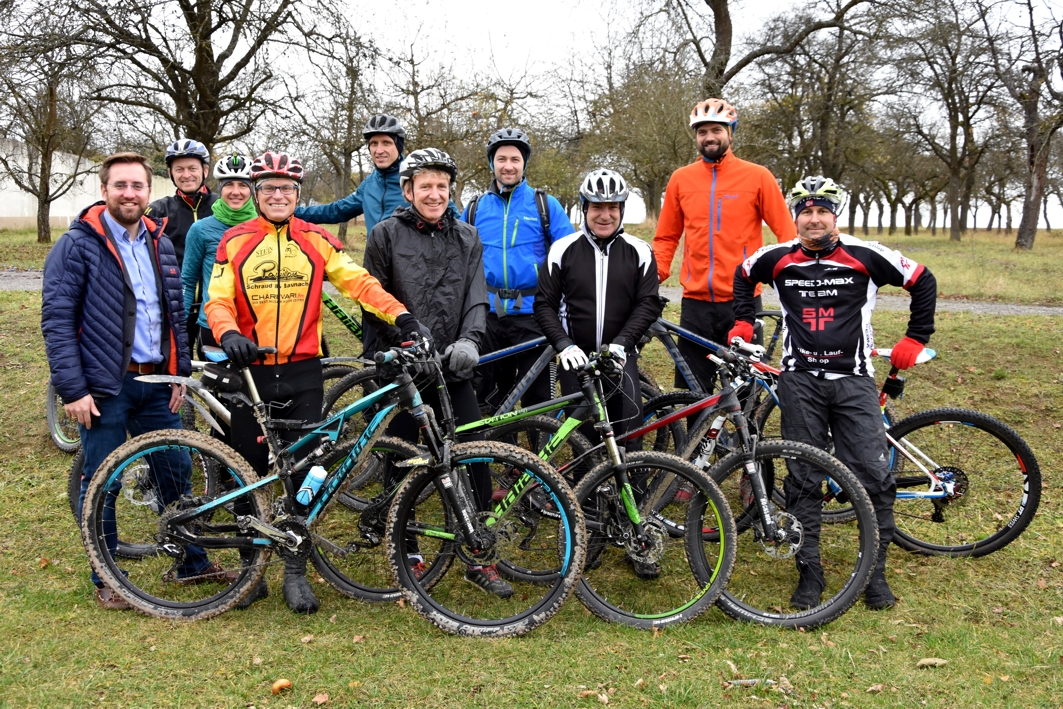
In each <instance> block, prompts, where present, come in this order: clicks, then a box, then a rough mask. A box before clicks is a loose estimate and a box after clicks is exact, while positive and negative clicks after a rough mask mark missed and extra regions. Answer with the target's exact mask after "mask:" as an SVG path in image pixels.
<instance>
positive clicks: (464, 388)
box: [384, 380, 493, 510]
mask: <svg viewBox="0 0 1063 709" xmlns="http://www.w3.org/2000/svg"><path fill="white" fill-rule="evenodd" d="M419 391H420V392H421V399H422V400H423V401H424V403H425V404H426V405H428V406H431V407H432V410H433V411H434V412H435V413H436V418H437V419H441V418H442V411H443V410H442V408H440V404H439V393H438V392H437V391H436V385H435V382H434V381H433V382H432V383H431V384H429V385H427V386H424V387H420V388H419ZM447 392H448V393H449V394H450V405H451V407H453V409H454V420H455V423H456V425H458V426H461V425H463V424H466V423H472V422H473V421H479V420H480V405H479V404H478V403H477V402H476V392H475V390H474V389H473V386H472V382H471V381H469V380H465V381H461V382H447ZM387 432H388V434H389V435H391V436H395V437H397V438H401V439H402V440H404V441H409V442H410V443H413V444H414V445H416V444H417V442H418V440H419V438H420V435H421V429H420V426H419V425H418V424H417V420H416V419H415V418H414V417H413V416H412V415H411V414H410V412H408V411H403V412H401V413H400V414H398V415H397V416H396V417H395V418H393V419H392V420H391V423H390V424H389V425H388V431H387ZM462 440H477V441H478V440H483V435H470V436H462ZM469 470H470V472H471V473H472V476H471V477H472V487H473V493H474V494H475V495H476V504H477V505H479V507H480V509H481V510H488V509H490V506H491V493H492V492H493V489H492V487H491V473H490V471H489V470H488V468H487V465H486V464H484V463H476V464H474V465H471V466H469ZM390 472H392V471H391V469H390V468H389V469H388V471H387V472H386V473H385V478H386V479H385V481H384V484H385V486H386V487H389V488H390V487H391V484H392V482H393V481H392V480H391V479H390V475H389V473H390Z"/></svg>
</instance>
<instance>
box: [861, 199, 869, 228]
mask: <svg viewBox="0 0 1063 709" xmlns="http://www.w3.org/2000/svg"><path fill="white" fill-rule="evenodd" d="M860 209H861V210H862V211H863V216H864V219H863V224H862V226H861V227H860V229H861V231H862V232H863V234H864V236H868V235H869V234H871V230H870V229H869V228H868V226H869V224H870V222H871V202H870V201H868V202H867V203H866V204H861V205H860Z"/></svg>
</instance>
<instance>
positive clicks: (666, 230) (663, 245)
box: [653, 150, 797, 302]
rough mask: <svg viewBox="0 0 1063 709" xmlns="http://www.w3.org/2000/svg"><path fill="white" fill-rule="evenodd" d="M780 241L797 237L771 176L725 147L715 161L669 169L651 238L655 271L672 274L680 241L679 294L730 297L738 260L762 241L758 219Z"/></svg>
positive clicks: (710, 298) (717, 298) (711, 298)
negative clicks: (655, 231)
mask: <svg viewBox="0 0 1063 709" xmlns="http://www.w3.org/2000/svg"><path fill="white" fill-rule="evenodd" d="M762 221H763V222H767V223H768V226H769V227H771V230H772V232H774V234H775V238H776V239H777V240H778V241H790V240H791V239H796V238H797V229H796V228H795V227H794V220H793V217H792V216H791V215H790V210H789V208H788V207H787V206H786V200H785V199H784V198H783V195H782V192H781V191H780V190H779V185H778V183H777V182H776V181H775V177H774V176H773V175H772V174H771V172H770V171H769V170H768V169H767V168H766V167H762V166H760V165H757V164H755V163H751V162H747V161H745V160H740V159H739V158H737V157H735V155H734V153H732V152H731V151H730V150H728V151H727V152H726V153H724V155H723V157H722V158H720V159H719V160H718V161H716V162H714V163H710V162H706V161H705V160H703V159H702V158H700V157H699V158H698V159H697V161H696V162H694V163H692V164H690V165H687V166H685V167H681V168H679V169H678V170H676V171H675V172H673V173H672V177H671V179H669V180H668V188H667V189H666V190H665V193H664V205H663V206H662V207H661V216H660V217H659V218H658V220H657V233H656V234H655V235H654V237H653V253H654V256H655V257H656V258H657V275H658V277H659V278H660V280H661V281H662V282H663V281H664V280H665V279H667V278H668V276H669V275H671V266H672V257H673V256H674V255H675V251H676V248H677V247H678V246H679V237H681V236H682V235H683V232H686V238H685V239H684V240H683V263H682V266H681V270H680V272H679V282H680V283H681V284H682V285H683V297H684V298H693V299H694V300H708V301H712V302H717V301H729V300H733V299H734V277H735V269H736V268H738V264H740V263H742V262H743V261H745V260H746V259H747V258H748V257H749V256H751V255H753V252H755V251H756V250H757V249H759V248H760V247H761V246H763V245H764V239H763V236H762V232H761V222H762Z"/></svg>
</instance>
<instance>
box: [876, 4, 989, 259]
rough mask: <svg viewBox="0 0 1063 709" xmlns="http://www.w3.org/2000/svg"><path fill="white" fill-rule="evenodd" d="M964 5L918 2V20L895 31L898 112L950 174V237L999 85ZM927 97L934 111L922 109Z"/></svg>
mask: <svg viewBox="0 0 1063 709" xmlns="http://www.w3.org/2000/svg"><path fill="white" fill-rule="evenodd" d="M969 7H970V6H969V5H967V4H966V3H964V2H962V1H961V0H943V1H941V2H939V1H938V0H931V1H930V2H927V3H925V4H924V3H919V4H918V5H917V6H916V8H915V10H916V12H914V13H912V14H911V15H910V16H909V17H915V18H916V19H915V20H911V19H908V18H906V19H905V21H904V22H903V24H902V25H901V26H900V27H899V28H898V31H897V34H898V35H899V37H900V39H899V41H900V42H901V43H902V45H903V48H902V50H901V52H900V55H901V56H900V57H899V64H900V66H901V70H902V74H903V75H904V76H905V77H906V78H907V79H908V86H909V90H908V91H906V92H905V97H904V99H903V101H902V103H903V106H904V109H903V110H901V111H900V113H901V114H902V115H904V116H906V117H907V119H908V122H909V124H910V125H911V129H912V131H913V132H914V133H915V135H917V136H918V137H919V138H920V139H921V141H922V142H923V144H924V145H926V147H927V148H928V149H929V150H930V152H931V153H932V154H933V155H934V156H935V157H936V158H937V159H938V160H940V161H941V163H942V165H943V166H944V167H945V170H946V171H947V173H948V177H949V181H948V187H947V191H946V201H947V205H948V210H949V222H950V225H949V238H950V239H951V240H953V241H959V240H960V235H961V233H962V232H963V231H964V230H965V229H966V226H967V211H968V209H969V203H970V200H971V194H972V191H973V189H974V183H975V169H976V167H977V165H978V161H979V160H980V159H981V157H982V153H983V150H984V148H985V142H984V139H983V140H980V139H979V136H977V135H976V131H977V128H978V126H979V124H980V123H982V122H984V121H985V120H986V119H987V118H988V113H987V111H986V109H987V108H988V107H989V104H990V101H991V100H992V99H993V97H994V93H995V91H996V89H997V87H998V85H999V84H998V82H997V80H996V75H995V73H994V72H993V69H992V66H991V63H990V62H989V57H988V52H987V48H986V44H985V41H984V39H983V37H982V36H981V32H979V29H980V24H981V20H980V18H979V16H978V14H977V13H973V14H972V13H971V12H970V10H969ZM927 103H931V104H932V106H933V107H934V108H935V109H936V110H932V111H927V110H926V108H927Z"/></svg>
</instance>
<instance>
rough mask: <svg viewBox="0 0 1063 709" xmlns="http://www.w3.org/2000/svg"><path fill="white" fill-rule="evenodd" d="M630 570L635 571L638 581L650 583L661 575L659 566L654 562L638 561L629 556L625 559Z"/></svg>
mask: <svg viewBox="0 0 1063 709" xmlns="http://www.w3.org/2000/svg"><path fill="white" fill-rule="evenodd" d="M625 558H626V559H627V561H628V563H629V564H631V568H633V569H634V570H635V575H636V576H638V577H639V578H640V579H645V580H647V581H652V580H653V579H655V578H657V577H658V576H660V575H661V565H660V564H658V563H657V562H655V561H639V560H638V559H632V558H631V557H630V556H628V557H625Z"/></svg>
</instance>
